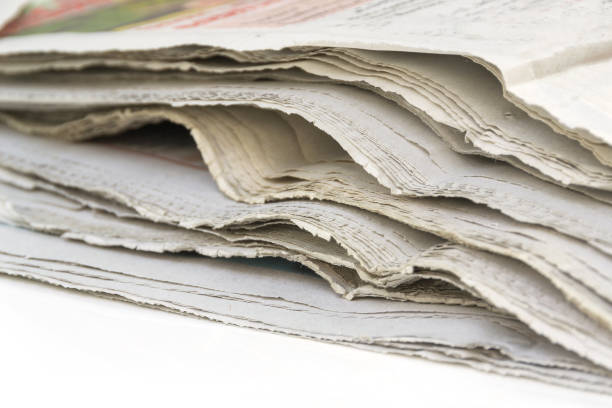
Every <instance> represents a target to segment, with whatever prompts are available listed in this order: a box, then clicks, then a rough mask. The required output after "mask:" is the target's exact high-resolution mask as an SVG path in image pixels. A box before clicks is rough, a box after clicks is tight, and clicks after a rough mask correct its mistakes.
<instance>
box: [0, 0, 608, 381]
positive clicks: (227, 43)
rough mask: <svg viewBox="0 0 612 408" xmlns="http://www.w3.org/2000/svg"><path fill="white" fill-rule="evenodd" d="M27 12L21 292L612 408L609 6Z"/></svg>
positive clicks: (20, 98)
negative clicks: (174, 318)
mask: <svg viewBox="0 0 612 408" xmlns="http://www.w3.org/2000/svg"><path fill="white" fill-rule="evenodd" d="M13 3H14V4H13ZM17 3H19V2H10V3H7V6H6V9H4V8H0V17H1V18H3V19H4V20H2V19H0V27H1V28H0V89H1V90H2V92H0V123H3V125H0V140H2V143H0V236H1V237H2V238H1V239H0V242H2V244H0V272H2V273H4V274H9V275H17V276H22V277H26V278H31V279H36V280H40V281H43V282H47V283H51V284H55V285H60V286H64V287H68V288H72V289H77V290H84V291H88V292H90V293H94V294H98V295H102V296H109V297H112V298H118V299H123V300H128V301H133V302H137V303H141V304H144V305H149V306H153V307H158V308H162V309H165V310H170V311H176V312H181V313H189V314H194V315H197V316H200V317H205V318H210V319H214V320H219V321H222V322H225V323H230V324H238V325H243V326H248V327H253V328H259V329H265V330H272V331H277V332H281V333H288V334H295V335H301V336H305V337H310V338H315V339H319V340H323V341H331V342H337V343H341V344H346V345H351V346H354V347H360V348H365V349H369V350H374V351H381V352H385V353H395V354H408V355H418V356H422V357H426V358H430V359H434V360H439V361H447V362H460V363H464V364H468V365H472V366H474V367H476V368H480V369H484V370H487V371H494V372H498V373H503V374H509V375H519V376H525V377H529V378H534V379H539V380H543V381H549V382H553V383H556V384H560V385H564V386H572V387H578V388H582V389H586V390H593V391H601V392H606V393H612V386H611V385H612V383H611V382H610V378H612V374H611V373H612V217H610V215H611V214H612V212H611V211H610V210H611V208H612V207H611V206H612V147H611V146H612V139H611V138H610V135H611V134H612V132H610V130H612V119H611V118H612V106H611V105H610V103H609V100H610V96H612V88H609V87H608V86H607V85H606V84H607V82H609V81H607V78H608V77H609V76H610V74H612V65H610V64H612V62H610V56H611V55H612V27H611V23H610V22H611V21H612V19H611V18H610V17H612V6H610V5H609V4H608V2H603V1H601V2H600V1H595V0H590V1H584V2H579V3H576V2H569V1H562V0H555V1H552V2H547V3H546V4H539V3H537V2H535V3H534V2H526V1H519V2H518V3H516V2H515V3H514V4H513V5H512V7H502V6H501V5H499V4H495V3H491V2H477V1H473V0H466V1H460V2H450V1H446V0H442V1H437V2H428V1H420V0H411V1H399V0H386V1H374V0H370V1H368V0H341V1H337V2H323V1H316V0H313V1H306V2H304V1H301V2H297V1H295V0H276V1H268V0H253V1H242V0H238V1H219V2H215V3H214V4H209V3H208V2H207V3H206V4H204V3H199V2H191V1H183V0H167V1H142V0H139V1H135V0H123V1H116V0H100V1H96V2H85V3H84V2H81V1H73V0H48V1H46V2H36V3H32V4H29V5H27V6H24V7H22V6H23V5H22V4H17ZM3 7H4V6H3ZM5 10H6V11H5ZM110 16H112V18H110ZM9 20H10V21H9ZM3 21H7V22H8V23H6V24H5V25H4V26H2V24H3ZM214 258H231V259H214ZM260 258H261V259H260Z"/></svg>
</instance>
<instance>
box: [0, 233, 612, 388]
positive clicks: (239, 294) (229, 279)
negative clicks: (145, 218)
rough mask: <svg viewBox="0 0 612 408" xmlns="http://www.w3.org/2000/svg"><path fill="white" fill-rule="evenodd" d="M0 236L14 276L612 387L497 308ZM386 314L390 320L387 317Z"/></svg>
mask: <svg viewBox="0 0 612 408" xmlns="http://www.w3.org/2000/svg"><path fill="white" fill-rule="evenodd" d="M0 236H2V238H3V241H4V240H7V241H8V242H9V243H8V245H5V246H4V248H3V251H2V253H1V254H0V269H1V270H2V271H3V272H5V273H8V274H11V275H17V276H25V277H28V278H31V279H36V280H40V281H44V282H48V283H52V284H55V285H59V286H63V287H68V288H74V289H79V290H84V291H89V292H94V293H96V294H102V295H110V296H113V297H118V298H121V299H124V300H128V301H133V302H138V303H142V304H145V305H150V306H153V307H159V308H165V309H170V310H174V311H178V312H182V313H188V314H194V315H197V316H201V317H206V318H209V319H213V320H219V321H223V322H226V323H230V324H236V325H241V326H247V327H255V328H260V329H266V330H272V331H278V332H282V333H289V334H298V335H302V336H307V337H314V338H318V339H321V340H326V341H334V342H340V343H344V344H347V345H355V346H359V347H364V348H370V349H375V350H378V351H383V352H392V353H395V354H407V355H421V356H426V357H428V358H432V359H436V360H442V361H459V362H464V363H467V364H470V365H473V366H476V367H482V368H486V369H487V370H489V371H494V372H499V373H504V374H515V375H521V376H528V377H532V378H539V379H542V380H545V381H549V382H553V383H558V384H576V383H579V384H580V385H581V386H582V387H584V388H586V389H592V390H600V391H605V390H608V389H609V387H610V385H611V384H610V379H609V377H608V376H607V375H606V373H605V372H604V371H601V369H598V368H597V367H595V366H593V365H591V364H589V363H587V362H585V361H584V360H581V359H579V358H577V357H574V356H572V355H571V354H568V352H566V351H564V350H563V349H561V348H560V347H555V346H552V345H550V344H549V343H547V342H546V341H543V340H542V338H541V337H539V336H537V335H535V334H534V333H533V332H531V331H530V330H529V329H527V328H526V327H524V326H522V325H521V324H520V322H518V321H516V320H515V319H512V318H510V317H508V316H506V315H504V314H500V313H496V312H489V311H486V310H483V309H475V308H470V307H464V306H448V305H433V304H417V303H409V302H391V301H383V300H374V299H371V300H367V299H361V300H359V301H353V302H345V301H342V300H341V299H339V298H337V297H335V296H333V295H332V296H330V292H329V291H328V290H327V289H326V288H325V287H323V286H322V285H321V281H320V280H318V279H313V277H312V275H310V274H308V273H306V272H305V271H304V270H296V269H295V267H293V266H291V265H286V264H278V263H275V265H274V266H270V265H269V264H267V263H265V262H263V263H262V262H248V263H244V262H228V261H222V260H213V259H204V258H194V257H190V256H179V255H175V256H173V257H168V256H164V255H150V256H147V257H142V256H138V255H136V254H134V253H133V252H131V251H125V250H118V249H99V248H91V247H87V246H83V245H81V244H78V243H72V242H68V241H62V240H57V239H56V238H53V237H50V236H47V235H40V234H35V233H31V232H26V231H24V230H15V229H14V228H11V227H6V226H0ZM17 238H19V239H17ZM26 240H27V242H28V244H27V245H24V244H23V243H25V242H26ZM32 249H33V250H32ZM128 265H129V266H128ZM389 319H392V320H393V322H394V324H387V323H388V321H389ZM544 373H546V374H545V376H544V375H543V374H544Z"/></svg>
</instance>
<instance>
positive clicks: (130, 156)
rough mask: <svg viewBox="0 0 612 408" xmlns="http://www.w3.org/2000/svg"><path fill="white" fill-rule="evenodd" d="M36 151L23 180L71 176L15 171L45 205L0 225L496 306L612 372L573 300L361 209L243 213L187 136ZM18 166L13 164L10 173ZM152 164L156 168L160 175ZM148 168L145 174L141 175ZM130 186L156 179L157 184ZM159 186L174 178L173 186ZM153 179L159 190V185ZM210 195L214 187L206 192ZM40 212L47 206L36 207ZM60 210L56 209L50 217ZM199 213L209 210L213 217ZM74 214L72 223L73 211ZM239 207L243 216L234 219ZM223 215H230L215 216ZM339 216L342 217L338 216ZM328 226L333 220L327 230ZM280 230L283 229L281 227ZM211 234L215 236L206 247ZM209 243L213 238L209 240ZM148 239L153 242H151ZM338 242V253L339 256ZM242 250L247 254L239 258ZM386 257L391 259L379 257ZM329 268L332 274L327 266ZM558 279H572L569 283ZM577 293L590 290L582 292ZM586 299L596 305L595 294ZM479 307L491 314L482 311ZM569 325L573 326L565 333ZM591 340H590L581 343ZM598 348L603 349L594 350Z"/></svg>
mask: <svg viewBox="0 0 612 408" xmlns="http://www.w3.org/2000/svg"><path fill="white" fill-rule="evenodd" d="M244 116H245V115H243V117H244ZM9 140H10V139H9ZM27 140H28V138H27V137H25V136H23V135H19V138H18V139H15V140H14V143H10V145H12V146H13V147H14V146H15V145H18V144H23V142H24V141H27ZM36 142H38V140H37V139H35V138H32V139H30V145H29V146H27V145H26V146H27V148H26V149H25V150H27V151H29V152H30V155H29V156H26V155H23V156H22V157H21V160H23V161H24V162H25V161H27V160H28V157H30V158H34V161H35V162H37V163H40V164H41V165H42V166H43V167H41V168H39V170H37V171H34V172H33V171H32V168H29V167H28V168H25V167H22V170H25V171H26V172H28V173H31V174H36V175H37V176H42V177H44V176H45V175H47V177H49V175H53V174H54V173H55V172H54V171H52V170H51V169H52V168H53V167H55V168H57V169H61V171H62V172H63V173H64V175H63V176H61V175H59V173H56V176H55V177H54V178H53V181H54V182H55V183H58V184H57V185H51V186H50V185H48V183H46V182H45V181H43V180H40V179H39V178H32V176H25V175H23V174H19V173H14V171H10V170H4V173H3V174H4V176H3V177H1V179H3V180H4V181H5V183H9V184H12V185H13V186H15V187H19V188H21V189H25V191H28V190H41V191H37V192H36V194H35V195H34V197H37V198H36V199H34V198H33V197H32V196H33V193H28V194H25V195H24V194H23V193H19V192H18V191H16V190H15V189H14V188H13V189H11V187H10V185H4V186H2V188H0V197H2V199H4V200H5V207H6V208H7V210H5V211H4V215H0V218H2V219H4V220H5V221H8V222H12V223H15V224H17V225H22V226H27V227H29V228H34V229H39V230H45V231H52V232H55V233H59V234H62V235H63V236H64V237H67V238H72V239H81V240H85V241H87V242H90V243H93V244H98V245H121V246H124V247H127V248H133V249H141V250H149V251H178V250H191V251H195V252H198V253H200V254H204V255H208V256H263V255H267V256H280V257H284V258H286V259H289V260H294V261H298V262H301V263H303V264H304V265H306V266H310V267H311V268H312V269H314V270H315V271H317V272H318V273H319V274H320V275H322V276H323V277H324V278H325V279H326V280H328V282H330V283H331V286H332V288H333V289H334V290H336V292H338V293H340V294H342V295H344V296H345V297H349V298H352V297H358V296H383V297H386V298H393V299H401V300H412V301H420V302H425V301H427V302H434V301H435V302H438V303H455V304H464V305H468V304H475V305H478V302H475V300H474V299H473V298H472V296H480V297H483V296H485V298H486V300H487V301H488V302H489V303H490V304H492V305H494V306H497V307H499V308H502V309H506V310H509V311H514V313H517V314H520V315H521V316H522V317H523V319H524V321H525V322H526V323H527V324H529V325H532V327H533V329H534V330H536V331H538V332H540V330H541V329H540V328H541V327H543V326H544V327H545V328H544V329H543V330H544V332H541V333H542V334H544V335H547V333H549V332H550V330H552V332H557V331H558V330H557V329H555V328H554V327H555V326H557V327H558V326H563V327H566V328H565V329H564V330H563V331H561V332H560V333H557V334H555V335H550V334H549V337H551V338H553V339H554V340H553V341H557V342H563V344H565V345H566V347H568V348H570V349H572V350H574V351H576V352H577V353H579V354H581V355H588V356H590V358H591V359H592V360H593V361H597V362H598V363H600V364H605V363H604V361H605V356H606V355H607V353H608V351H609V350H610V345H612V344H610V342H609V338H608V337H609V336H608V332H607V330H605V329H603V330H602V328H601V327H600V325H599V324H597V323H596V319H593V321H591V322H589V320H588V319H586V317H585V315H584V314H582V313H580V312H578V310H577V309H576V306H574V305H573V304H572V303H571V302H568V301H567V300H566V299H564V297H563V295H562V294H561V292H559V291H558V290H557V289H555V288H554V286H553V285H552V284H551V282H549V281H547V280H546V279H544V278H542V277H540V276H538V275H537V274H536V273H535V271H533V270H530V268H526V267H525V266H524V265H521V264H520V263H519V262H513V261H509V260H508V259H506V258H505V257H501V256H493V255H489V254H485V253H482V252H480V251H475V250H471V249H468V248H465V247H461V246H457V245H451V244H449V243H446V242H444V241H443V240H441V239H439V238H436V237H434V236H431V235H429V234H426V233H423V232H420V231H417V230H414V229H411V228H407V225H405V224H402V223H397V222H395V223H394V222H391V221H390V220H388V219H386V218H384V217H375V216H374V215H373V214H372V213H368V212H365V211H358V210H354V209H350V207H345V206H339V205H332V204H325V203H322V202H312V201H288V202H275V203H268V204H260V205H257V206H246V207H245V206H239V205H237V203H234V202H232V201H231V200H229V199H226V198H225V197H223V196H222V195H220V194H219V193H218V192H217V191H216V189H215V188H214V182H213V180H212V177H210V173H208V172H206V168H204V167H202V166H201V161H199V160H200V159H199V151H198V150H197V148H196V147H195V146H194V145H193V142H191V143H190V139H189V137H188V136H187V135H184V139H183V140H181V138H180V137H179V136H178V135H177V134H173V135H172V137H170V138H168V137H167V136H166V137H164V136H163V135H157V137H155V135H152V134H151V133H149V132H147V133H144V132H143V134H135V135H133V136H127V135H125V136H123V137H122V138H121V139H118V140H113V139H107V140H104V141H99V142H94V143H89V144H87V143H85V144H78V145H74V144H68V145H66V143H61V142H57V141H47V143H46V144H45V146H44V154H45V155H46V156H47V157H50V158H54V156H55V160H57V161H56V162H55V163H53V162H50V161H49V160H48V159H47V160H44V159H43V158H37V157H36V156H35V155H36V152H35V148H36ZM87 148H88V149H87ZM109 148H110V149H109ZM73 149H80V153H79V154H75V153H73V152H71V150H73ZM87 150H89V153H88V151H87ZM62 152H63V153H64V154H65V156H64V157H57V156H56V155H58V154H59V153H62ZM32 155H34V156H32ZM68 157H72V159H70V160H71V161H73V162H74V161H79V160H80V161H81V163H82V164H81V166H82V167H83V168H84V167H86V166H87V167H89V168H90V169H91V168H94V169H95V167H96V165H104V166H105V167H104V168H101V169H99V170H98V171H95V170H94V171H95V173H93V174H91V176H90V177H91V178H92V179H96V180H98V183H100V181H101V180H102V179H103V178H105V177H107V178H108V179H109V182H111V181H112V182H113V183H115V186H114V187H113V188H114V191H112V192H110V191H108V190H106V189H104V188H102V185H103V183H100V184H97V185H94V184H91V183H88V182H83V181H81V182H75V180H74V178H73V177H71V176H70V175H69V174H79V175H80V176H79V177H80V178H81V177H83V176H85V171H84V170H83V169H81V170H74V167H72V168H71V167H67V166H66V161H67V160H68ZM96 157H103V158H104V160H103V161H97V160H96ZM10 162H11V161H9V160H7V161H5V163H10ZM152 162H154V163H155V164H154V165H152V164H151V163H152ZM234 162H235V161H234ZM128 166H129V167H128ZM137 166H140V167H141V169H137ZM152 168H155V169H156V172H155V173H154V174H152V173H151V171H150V170H149V171H147V169H152ZM43 169H44V170H43ZM113 171H119V172H120V173H124V174H125V175H126V176H124V177H123V178H124V179H125V181H126V182H127V185H126V187H123V189H122V187H121V185H117V182H116V180H117V179H119V177H116V176H114V175H113V174H112V172H113ZM66 173H67V174H68V176H66ZM130 175H146V178H137V176H136V177H135V176H130ZM158 175H163V178H162V177H159V176H158ZM51 177H53V176H51ZM151 179H153V181H154V184H152V183H151V182H150V181H149V180H151ZM189 179H194V180H196V182H195V183H193V182H192V183H190V182H189V181H188V180H189ZM196 183H197V184H196ZM62 185H64V186H69V187H72V189H68V188H66V187H62ZM207 185H208V186H210V187H209V188H205V187H206V186H207ZM128 186H129V187H128ZM75 187H76V188H79V189H82V190H83V189H89V191H90V192H93V193H95V192H98V193H100V192H104V195H107V196H114V197H120V196H121V197H123V198H122V201H123V202H124V203H126V204H127V205H128V206H130V207H133V208H134V209H135V210H136V211H139V212H140V214H141V215H140V216H139V214H138V212H136V211H130V210H129V209H127V208H122V209H117V208H116V205H115V206H113V205H110V206H109V205H108V204H107V203H106V202H105V201H103V200H101V199H99V198H98V199H96V198H94V197H91V196H88V195H84V194H83V193H82V192H81V193H79V194H75V192H74V190H73V189H74V188H75ZM82 190H81V191H82ZM138 190H141V192H140V193H139V192H138ZM181 190H182V192H180V191H181ZM145 191H146V192H145ZM50 192H54V193H55V195H56V197H53V196H51V197H50V196H49V193H50ZM134 194H138V196H135V195H134ZM145 195H147V196H149V200H151V198H153V200H152V201H153V202H155V203H156V206H164V207H162V208H161V211H159V209H158V210H157V212H163V213H164V218H154V217H155V216H152V215H151V214H152V211H153V210H152V207H151V206H150V204H147V203H146V202H143V201H141V200H142V198H140V197H143V196H145ZM187 195H191V198H192V199H191V200H185V199H181V205H182V206H183V209H182V211H179V212H177V211H176V207H177V205H176V204H172V203H167V204H164V202H165V201H167V197H184V196H187ZM62 196H63V197H66V198H65V199H64V201H65V200H68V202H67V203H61V202H60V203H58V200H60V198H61V197H62ZM164 197H166V199H164ZM136 200H138V202H136ZM34 201H35V202H36V203H39V204H34V203H33V202H34ZM75 202H76V203H78V205H76V204H75ZM49 203H55V204H53V205H52V206H51V208H47V207H48V206H49ZM193 203H206V206H205V207H203V206H202V205H201V204H200V205H194V204H193ZM280 204H282V207H280V206H279V205H280ZM81 206H86V207H88V208H93V209H97V210H104V211H105V212H106V213H108V214H114V215H115V216H119V217H120V219H121V222H120V223H119V224H117V221H115V220H113V217H111V216H105V215H102V214H94V215H91V216H90V215H86V213H84V212H83V211H82V209H81ZM71 207H73V208H72V211H67V210H63V208H68V209H70V208H71ZM232 207H233V211H232V210H231V209H230V208H232ZM237 208H241V209H242V211H245V209H248V210H250V211H255V212H256V213H257V214H260V215H261V216H262V217H260V218H258V219H256V220H252V221H251V220H249V219H248V218H246V217H244V216H242V217H236V216H235V215H233V214H235V212H237V211H238V210H237ZM280 208H282V212H281V210H280ZM76 210H78V211H76ZM187 213H189V214H191V216H192V217H198V218H199V217H201V219H211V218H212V219H214V218H217V217H219V218H222V223H220V224H218V225H216V227H217V228H220V227H228V224H229V223H232V224H238V225H236V226H234V227H233V228H232V230H231V232H229V233H228V232H225V231H224V232H221V230H220V229H213V230H211V229H210V228H202V226H201V225H198V224H194V223H189V224H185V223H183V222H182V220H185V219H184V218H183V217H185V214H187ZM214 213H220V214H221V215H219V216H216V217H215V216H212V215H211V214H214ZM334 213H335V214H338V215H337V216H333V214H334ZM264 214H269V215H267V216H266V218H265V221H266V223H264V224H263V225H261V222H262V221H263V220H264V218H263V216H264ZM84 217H86V218H84ZM143 217H144V218H150V219H154V220H156V221H165V222H166V223H168V224H178V225H179V226H182V227H184V228H193V227H194V226H195V225H198V228H197V231H198V232H199V233H198V232H195V231H193V232H190V233H189V234H187V233H186V232H182V233H179V234H177V232H176V231H173V230H172V229H171V228H168V227H165V226H163V227H162V226H156V224H153V225H151V224H148V223H144V224H143V223H142V221H135V220H137V219H139V218H143ZM173 217H176V218H173ZM285 217H287V218H285ZM323 217H325V218H331V219H330V220H329V221H327V220H326V222H324V223H321V222H320V220H321V219H322V218H323ZM52 220H53V221H52ZM128 220H129V221H128ZM338 220H341V223H337V221H338ZM271 221H275V223H274V224H272V225H271ZM277 221H285V222H291V223H293V224H294V226H293V227H291V226H289V225H279V224H278V223H276V222H277ZM248 222H250V223H255V224H254V225H253V226H252V227H248V228H247V230H245V228H246V227H247V225H248V224H247V225H245V223H248ZM214 226H215V225H213V227H214ZM295 227H298V228H303V229H304V230H305V231H304V232H300V231H299V230H296V229H295ZM143 229H144V230H143ZM151 229H153V231H151ZM169 229H170V232H168V230H169ZM201 232H205V233H206V238H205V239H204V238H203V237H202V234H200V233H201ZM481 233H482V232H481ZM210 234H214V235H213V236H212V237H210V238H209V235H210ZM311 234H312V235H311ZM145 237H151V238H149V239H145ZM171 237H174V238H171ZM364 238H365V239H364ZM396 238H401V239H396ZM209 239H212V242H209ZM173 240H174V241H173ZM328 240H329V242H328ZM262 241H263V242H262ZM362 241H365V242H362ZM334 242H336V243H338V245H337V246H336V245H331V244H332V243H334ZM244 245H249V246H250V247H251V248H252V247H253V245H257V246H258V247H262V246H264V245H265V248H263V249H261V248H260V249H258V251H260V252H253V251H252V250H251V251H248V250H243V249H242V248H241V247H243V246H244ZM364 245H367V247H365V246H364ZM231 246H234V247H236V246H237V247H238V248H240V249H238V248H233V249H232V248H229V247H231ZM270 246H280V248H279V249H274V248H270ZM209 247H212V248H209ZM393 248H396V252H395V253H393V252H391V250H392V249H393ZM232 251H233V252H232ZM275 251H276V252H275ZM296 251H297V252H298V253H297V254H296V253H295V252H296ZM345 251H346V252H345ZM378 253H380V256H376V255H375V254H378ZM322 262H323V263H326V264H327V265H323V266H322V265H321V263H322ZM313 263H315V266H314V267H313V266H312V264H313ZM317 263H318V265H317ZM330 264H331V265H330ZM467 265H471V266H469V267H468V266H467ZM339 268H340V269H339ZM349 270H353V271H355V272H356V275H357V276H355V272H353V273H350V271H349ZM431 270H433V272H432V271H431ZM394 271H395V273H394ZM557 274H558V275H559V276H563V275H562V274H561V273H559V272H557ZM493 276H494V278H493ZM422 279H438V280H443V281H444V282H446V283H451V284H452V285H454V286H455V287H458V288H460V289H463V290H464V291H468V292H469V293H470V295H471V296H468V297H466V296H465V295H461V294H459V293H454V294H453V291H452V290H449V289H448V288H447V289H444V287H443V286H442V287H435V288H434V290H433V291H424V292H423V287H422V286H420V284H422V283H423V282H422ZM560 279H561V278H560ZM566 279H567V278H566ZM413 283H416V284H417V285H416V287H415V286H413V285H411V284H413ZM409 285H410V286H409ZM509 286H512V287H516V288H517V289H516V291H514V292H515V293H516V295H515V296H518V298H517V299H516V300H512V299H507V296H504V295H503V293H504V290H505V289H507V288H508V287H509ZM572 287H574V288H578V287H579V286H578V285H575V284H574V285H573V286H572ZM583 292H587V293H588V289H587V288H583ZM590 296H591V297H592V298H593V300H594V302H595V303H597V302H601V301H600V300H599V297H598V296H596V295H594V294H591V295H590ZM582 297H583V298H584V299H588V295H586V294H585V293H583V294H582ZM534 299H537V302H538V303H537V304H533V303H534ZM508 301H510V303H508ZM530 304H531V305H530ZM480 305H481V306H482V303H481V304H480ZM561 305H563V306H561ZM525 306H527V310H525ZM565 309H566V310H565ZM572 309H573V310H572ZM563 310H565V311H563ZM604 315H605V314H604ZM534 316H536V317H535V318H536V319H541V320H545V321H554V322H555V323H554V325H549V326H548V327H546V325H547V323H542V322H541V321H532V319H534ZM563 319H567V321H565V322H563ZM584 324H588V325H589V327H588V328H585V327H584ZM567 327H574V329H572V331H575V332H576V333H577V334H575V335H573V336H569V337H568V341H567V342H566V341H565V340H563V337H564V336H563V333H566V331H567ZM580 333H583V334H582V335H581V334H580ZM596 333H599V334H597V335H596ZM583 336H584V337H585V338H582V337H583ZM578 339H579V340H578ZM576 340H578V341H576ZM591 342H595V344H591V345H590V346H588V347H585V345H586V344H589V343H591ZM597 342H601V346H597Z"/></svg>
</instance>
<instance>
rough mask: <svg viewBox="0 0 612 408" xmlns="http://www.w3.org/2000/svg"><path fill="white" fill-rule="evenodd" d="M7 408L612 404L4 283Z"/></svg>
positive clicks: (1, 376) (0, 346)
mask: <svg viewBox="0 0 612 408" xmlns="http://www.w3.org/2000/svg"><path fill="white" fill-rule="evenodd" d="M0 321H1V323H2V327H1V329H0V356H1V361H0V406H1V407H7V408H9V407H10V408H12V407H20V406H24V407H37V406H40V407H42V406H45V407H48V406H52V407H53V406H61V407H84V408H85V407H98V406H100V407H124V406H128V405H129V406H137V407H141V406H149V407H151V406H153V407H157V406H160V407H161V406H164V407H179V406H215V407H216V406H219V405H220V404H224V405H225V404H227V405H232V406H236V405H245V406H246V405H248V406H291V407H296V406H298V407H299V406H309V407H317V406H321V403H325V405H332V404H333V405H334V406H349V405H353V406H370V407H376V408H378V407H382V406H383V404H392V405H393V406H398V405H402V406H413V407H421V406H424V404H427V405H426V406H428V407H432V406H433V407H461V406H469V407H505V406H507V407H525V406H537V407H548V406H550V407H555V408H559V407H594V406H607V407H611V406H612V397H606V396H601V395H596V394H591V393H583V392H578V391H574V390H571V389H564V388H561V387H556V386H552V385H547V384H542V383H538V382H535V381H530V380H524V379H517V378H508V377H502V376H498V375H494V374H485V373H482V372H479V371H476V370H473V369H470V368H466V367H461V366H455V365H447V364H440V363H433V362H429V361H425V360H421V359H416V358H406V357H398V356H390V355H383V354H377V353H371V352H366V351H361V350H356V349H352V348H349V347H342V346H336V345H331V344H324V343H319V342H315V341H311V340H305V339H299V338H294V337H289V336H283V335H278V334H272V333H265V332H258V331H254V330H250V329H244V328H238V327H230V326H225V325H222V324H219V323H214V322H209V321H205V320H202V319H196V318H192V317H188V316H181V315H176V314H172V313H167V312H162V311H157V310H152V309H147V308H143V307H139V306H136V305H131V304H127V303H122V302H118V301H112V300H106V299H101V298H96V297H93V296H90V295H86V294H80V293H75V292H70V291H67V290H64V289H59V288H55V287H51V286H46V285H43V284H39V283H35V282H30V281H26V280H21V279H17V278H9V277H4V276H2V277H0Z"/></svg>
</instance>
